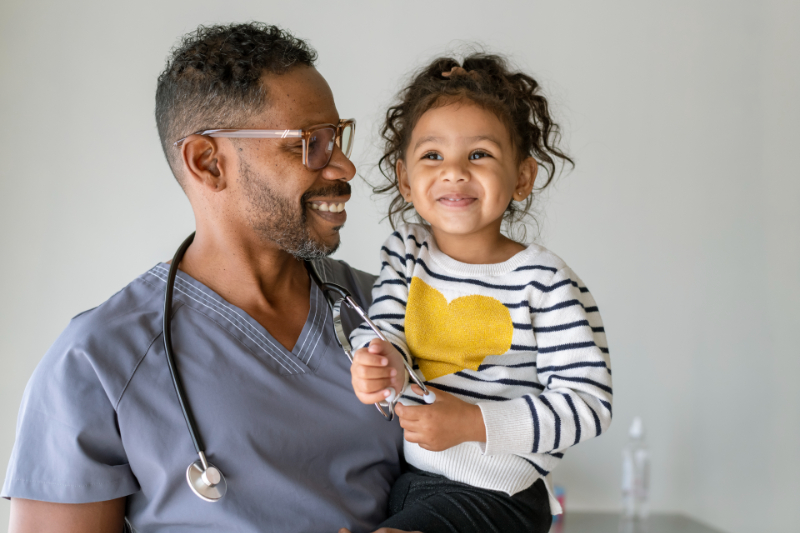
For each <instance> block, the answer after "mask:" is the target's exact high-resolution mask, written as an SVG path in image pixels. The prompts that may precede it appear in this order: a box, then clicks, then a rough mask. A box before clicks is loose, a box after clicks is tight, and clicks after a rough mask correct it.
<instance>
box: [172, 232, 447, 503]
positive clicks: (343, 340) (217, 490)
mask: <svg viewBox="0 0 800 533" xmlns="http://www.w3.org/2000/svg"><path fill="white" fill-rule="evenodd" d="M194 237H195V232H192V234H191V235H189V236H188V237H187V238H186V240H184V241H183V243H182V244H181V245H180V247H179V248H178V249H177V250H176V251H175V255H174V256H173V258H172V263H171V264H170V267H169V273H168V274H167V287H166V290H165V292H164V316H163V319H162V321H163V322H162V326H163V336H164V352H165V353H166V359H167V367H168V368H169V374H170V377H171V378H172V385H173V387H174V389H175V395H176V396H177V398H178V404H179V405H180V408H181V413H182V414H183V419H184V420H185V421H186V428H187V429H188V430H189V436H190V437H191V439H192V445H194V449H195V451H196V452H197V455H198V456H199V458H200V459H199V460H198V461H195V462H193V463H192V464H190V465H189V467H188V468H187V469H186V481H187V482H188V484H189V487H190V488H191V489H192V491H193V492H194V493H195V494H196V495H197V496H198V497H199V498H201V499H203V500H205V501H208V502H216V501H219V500H220V499H221V498H222V497H223V496H224V495H225V493H226V492H227V482H226V481H225V476H223V475H222V472H221V471H220V470H219V469H218V468H217V467H215V466H214V465H212V464H211V463H209V462H208V460H207V459H206V454H205V444H204V443H203V439H202V438H201V437H200V432H199V431H197V425H196V422H195V419H194V416H193V414H192V409H191V407H190V405H189V402H188V400H187V399H186V392H185V390H184V388H183V382H182V381H181V377H180V374H179V372H178V367H177V365H176V364H175V352H174V350H173V347H172V296H173V293H174V290H175V280H176V278H177V275H178V266H179V265H180V263H181V260H182V259H183V256H184V254H185V253H186V250H187V249H188V248H189V246H190V245H191V244H192V242H193V241H194ZM305 264H306V268H307V270H308V273H309V276H310V277H311V279H312V280H313V281H314V282H315V283H316V284H317V286H318V287H319V288H320V290H322V292H323V294H324V295H325V300H326V301H327V303H328V305H329V307H330V309H331V312H332V313H333V323H334V331H335V334H336V340H337V341H338V342H339V345H340V346H341V347H342V350H344V352H345V354H346V355H347V357H348V358H349V359H350V362H351V363H352V361H353V349H352V346H350V341H349V339H348V338H347V335H346V333H345V332H344V326H343V325H342V320H341V306H342V303H347V305H349V306H350V307H351V308H352V309H353V310H354V311H355V312H356V313H358V315H359V316H360V317H361V318H363V319H364V320H365V321H366V322H367V324H369V326H370V328H372V330H373V331H374V332H375V334H376V335H377V336H378V337H380V338H381V339H382V340H384V341H385V340H386V337H385V336H384V335H383V333H382V332H381V330H380V328H378V326H376V325H375V324H374V323H373V322H372V321H371V320H370V319H369V316H368V315H367V313H366V312H365V311H364V310H363V309H362V308H361V307H360V306H359V305H358V304H357V303H356V302H355V300H354V299H353V296H352V295H351V294H350V292H349V291H348V290H347V289H345V288H344V287H342V286H341V285H337V284H335V283H328V282H324V281H322V279H321V278H320V277H319V274H318V273H317V271H316V268H314V265H313V264H312V263H311V262H310V261H306V262H305ZM331 292H334V293H337V294H338V295H339V296H340V298H339V299H336V300H334V299H333V298H331V297H330V293H331ZM403 365H404V367H405V369H406V372H407V373H408V375H409V377H410V379H411V380H412V381H413V382H414V383H416V384H417V385H418V386H419V387H420V388H421V389H422V390H423V392H424V394H425V395H424V399H425V402H426V403H433V401H434V399H435V395H434V394H433V392H431V391H429V390H428V388H427V387H426V386H425V383H424V381H423V380H421V379H420V378H419V376H417V374H416V372H414V370H413V369H412V368H411V366H410V365H409V364H408V362H406V360H405V359H403ZM399 392H401V391H395V393H394V394H393V395H392V396H390V397H389V398H387V399H386V401H384V402H380V403H376V404H375V407H377V408H378V411H380V413H381V414H382V415H383V416H384V418H385V419H386V420H389V421H391V420H393V419H394V406H395V404H396V403H397V400H398V399H399V396H400V394H399ZM384 409H386V410H384ZM387 411H388V412H387Z"/></svg>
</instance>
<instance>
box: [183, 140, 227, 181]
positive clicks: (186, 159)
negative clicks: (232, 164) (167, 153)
mask: <svg viewBox="0 0 800 533" xmlns="http://www.w3.org/2000/svg"><path fill="white" fill-rule="evenodd" d="M181 159H182V161H183V173H184V176H183V177H184V180H185V181H186V183H187V184H189V183H191V184H193V186H195V187H200V188H201V189H205V190H207V191H210V192H219V191H221V190H223V189H225V187H227V181H226V176H225V172H224V169H225V165H224V161H225V158H224V156H223V154H222V153H221V151H220V150H219V146H218V145H217V141H216V139H213V138H211V137H206V136H204V135H190V136H188V137H187V138H186V140H185V141H183V146H181Z"/></svg>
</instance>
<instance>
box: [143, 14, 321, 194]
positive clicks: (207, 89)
mask: <svg viewBox="0 0 800 533" xmlns="http://www.w3.org/2000/svg"><path fill="white" fill-rule="evenodd" d="M316 60H317V52H316V51H315V50H314V49H313V48H311V47H310V46H309V45H308V44H307V43H306V42H305V41H303V40H301V39H298V38H296V37H294V36H293V35H292V34H290V33H289V32H287V31H286V30H283V29H281V28H279V27H277V26H271V25H268V24H264V23H261V22H248V23H245V24H230V25H224V26H222V25H215V26H200V27H198V28H197V30H195V31H193V32H191V33H189V34H187V35H184V36H183V38H182V39H181V41H180V42H179V43H178V45H177V46H175V48H173V49H172V51H171V52H170V55H169V57H168V58H167V65H166V67H165V68H164V71H163V72H162V73H161V75H160V76H159V77H158V87H157V88H156V124H157V126H158V135H159V137H160V138H161V146H162V148H163V149H164V155H166V156H167V161H168V162H169V164H170V167H171V168H172V172H173V174H175V177H176V178H178V181H179V182H180V181H181V179H180V173H179V169H180V163H179V159H180V152H179V150H178V149H177V148H176V147H175V146H173V143H174V142H175V141H176V140H178V139H179V138H181V137H184V136H186V135H189V134H191V133H193V132H195V131H200V130H204V129H212V128H235V127H241V125H242V124H243V122H244V121H245V120H246V118H247V116H248V115H252V114H254V113H259V112H260V111H261V110H262V109H263V108H264V105H265V103H266V102H267V90H266V87H264V85H263V84H262V83H261V78H262V76H263V75H264V74H265V73H270V74H283V73H285V72H286V71H288V70H289V69H291V68H293V67H295V66H298V65H306V66H310V67H312V66H314V62H315V61H316Z"/></svg>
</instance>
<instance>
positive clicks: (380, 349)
mask: <svg viewBox="0 0 800 533" xmlns="http://www.w3.org/2000/svg"><path fill="white" fill-rule="evenodd" d="M392 348H394V346H392V343H391V342H387V341H383V340H381V339H372V341H370V343H369V346H368V347H367V350H369V353H372V354H384V355H385V354H388V353H389V351H390V350H391V349H392Z"/></svg>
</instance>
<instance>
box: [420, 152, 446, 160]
mask: <svg viewBox="0 0 800 533" xmlns="http://www.w3.org/2000/svg"><path fill="white" fill-rule="evenodd" d="M422 159H430V160H432V161H441V160H442V156H441V154H437V153H436V152H428V153H427V154H425V155H423V156H422Z"/></svg>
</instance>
